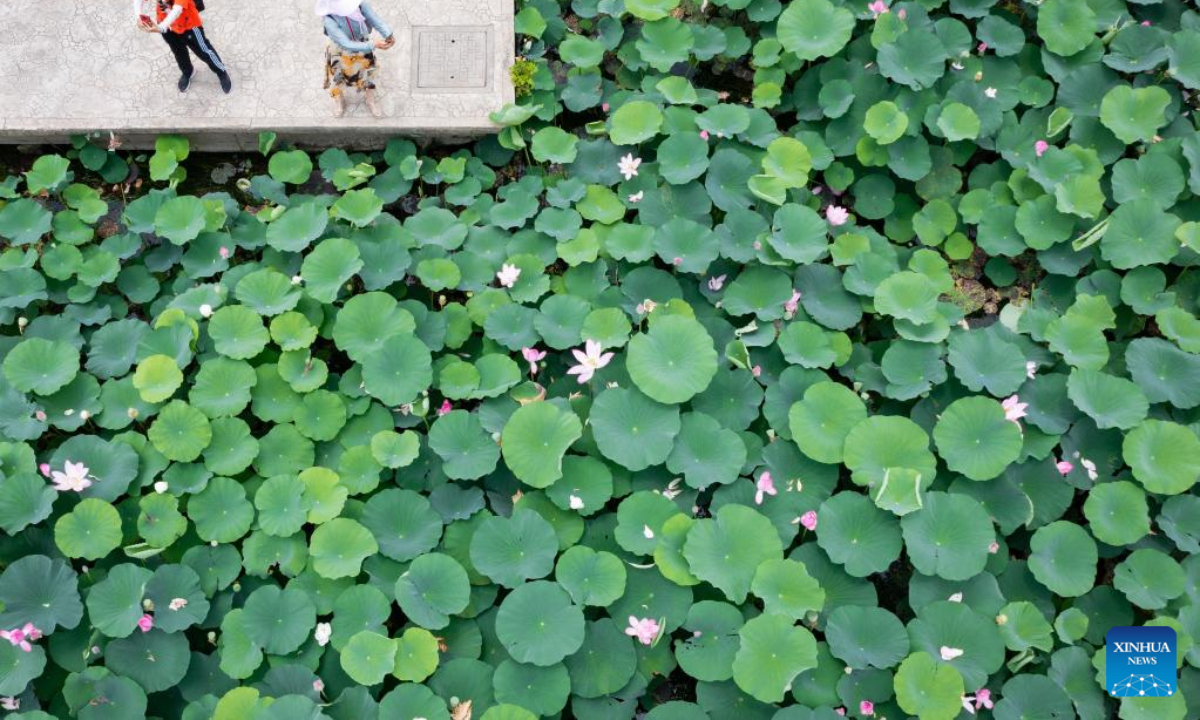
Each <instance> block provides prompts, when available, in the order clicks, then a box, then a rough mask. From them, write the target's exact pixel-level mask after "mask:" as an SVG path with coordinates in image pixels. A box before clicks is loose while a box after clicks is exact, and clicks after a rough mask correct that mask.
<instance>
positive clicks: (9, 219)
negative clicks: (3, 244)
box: [0, 198, 54, 245]
mask: <svg viewBox="0 0 1200 720" xmlns="http://www.w3.org/2000/svg"><path fill="white" fill-rule="evenodd" d="M53 219H54V215H53V214H52V213H51V212H50V211H48V210H46V208H44V207H42V205H41V204H40V203H38V202H36V201H34V200H30V199H28V198H20V199H18V200H14V201H12V202H10V203H8V204H6V205H5V206H4V207H3V208H0V236H3V237H5V238H7V239H8V240H10V241H12V243H13V244H14V245H31V244H33V243H35V242H37V241H38V239H40V238H41V237H42V236H43V235H45V234H46V233H48V232H50V225H51V223H52V222H53Z"/></svg>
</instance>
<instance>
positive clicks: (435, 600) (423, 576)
mask: <svg viewBox="0 0 1200 720" xmlns="http://www.w3.org/2000/svg"><path fill="white" fill-rule="evenodd" d="M470 592H471V586H470V583H469V581H468V579H467V573H466V571H465V570H463V568H462V565H459V564H458V562H456V561H455V560H454V558H452V557H450V556H448V555H443V554H441V553H429V554H427V555H422V556H421V557H419V558H417V559H415V560H413V562H412V564H411V565H409V566H408V570H407V571H405V573H404V574H403V575H401V576H400V578H399V579H398V580H396V602H397V604H399V605H400V609H401V610H403V611H404V614H405V615H407V616H408V618H409V619H410V620H412V621H413V622H415V623H417V624H418V625H420V626H421V627H424V628H429V629H430V630H440V629H441V628H444V627H446V625H447V624H449V622H450V616H451V615H456V614H458V613H460V612H462V611H463V610H464V609H466V607H467V603H468V602H469V601H470Z"/></svg>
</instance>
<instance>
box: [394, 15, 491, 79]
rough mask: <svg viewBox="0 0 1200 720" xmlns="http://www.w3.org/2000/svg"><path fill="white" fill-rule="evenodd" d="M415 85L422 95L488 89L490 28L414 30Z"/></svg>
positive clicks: (420, 28)
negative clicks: (424, 93) (423, 93)
mask: <svg viewBox="0 0 1200 720" xmlns="http://www.w3.org/2000/svg"><path fill="white" fill-rule="evenodd" d="M413 53H414V55H415V58H414V62H413V66H414V67H415V68H416V82H415V83H414V86H415V88H416V89H417V90H419V91H422V92H480V91H484V90H487V89H488V88H490V87H491V73H490V71H489V69H490V68H491V65H492V29H491V28H489V27H467V26H457V27H416V28H413Z"/></svg>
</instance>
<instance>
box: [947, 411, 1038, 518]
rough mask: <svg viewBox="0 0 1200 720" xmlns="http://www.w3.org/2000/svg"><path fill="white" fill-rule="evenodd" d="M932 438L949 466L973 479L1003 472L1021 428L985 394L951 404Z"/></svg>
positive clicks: (1017, 449) (1017, 444)
mask: <svg viewBox="0 0 1200 720" xmlns="http://www.w3.org/2000/svg"><path fill="white" fill-rule="evenodd" d="M933 439H934V441H935V442H936V443H937V448H938V451H939V452H940V453H941V454H942V459H943V460H945V461H946V465H948V466H949V467H950V469H951V470H954V471H956V472H960V473H962V474H963V475H966V476H967V477H969V478H971V479H972V480H990V479H992V478H994V477H996V476H997V475H999V474H1000V473H1002V472H1004V469H1005V468H1007V467H1008V466H1009V465H1010V464H1012V463H1013V462H1014V461H1015V460H1016V459H1017V458H1018V457H1019V456H1020V454H1021V447H1022V437H1021V429H1020V427H1019V426H1018V425H1017V424H1016V423H1014V422H1011V421H1009V420H1008V419H1006V417H1005V411H1004V408H1003V407H1001V406H1000V403H998V402H996V401H995V400H993V399H991V398H986V397H966V398H961V399H959V400H955V401H954V402H953V403H951V404H950V406H949V407H947V408H946V409H945V411H944V412H942V416H941V418H939V419H938V422H937V425H936V426H934V428H933ZM989 542H990V540H989Z"/></svg>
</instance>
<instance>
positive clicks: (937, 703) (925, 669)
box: [894, 652, 964, 720]
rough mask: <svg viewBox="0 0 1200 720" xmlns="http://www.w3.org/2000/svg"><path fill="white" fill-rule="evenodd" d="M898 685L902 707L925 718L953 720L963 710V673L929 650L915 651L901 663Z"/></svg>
mask: <svg viewBox="0 0 1200 720" xmlns="http://www.w3.org/2000/svg"><path fill="white" fill-rule="evenodd" d="M894 687H895V691H896V702H898V703H899V704H900V707H901V709H903V710H904V712H906V713H910V714H912V715H916V716H917V717H919V718H921V720H952V718H956V717H958V714H959V712H960V711H961V710H962V701H961V697H962V694H963V690H964V686H963V678H962V675H959V674H958V671H957V670H955V669H954V668H953V667H952V666H950V665H946V664H944V663H939V662H938V661H937V660H935V659H934V658H933V656H931V655H930V654H929V653H925V652H916V653H913V654H912V655H909V656H908V657H907V658H906V659H905V660H904V662H902V663H900V669H899V670H897V671H896V675H895V678H894Z"/></svg>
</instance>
